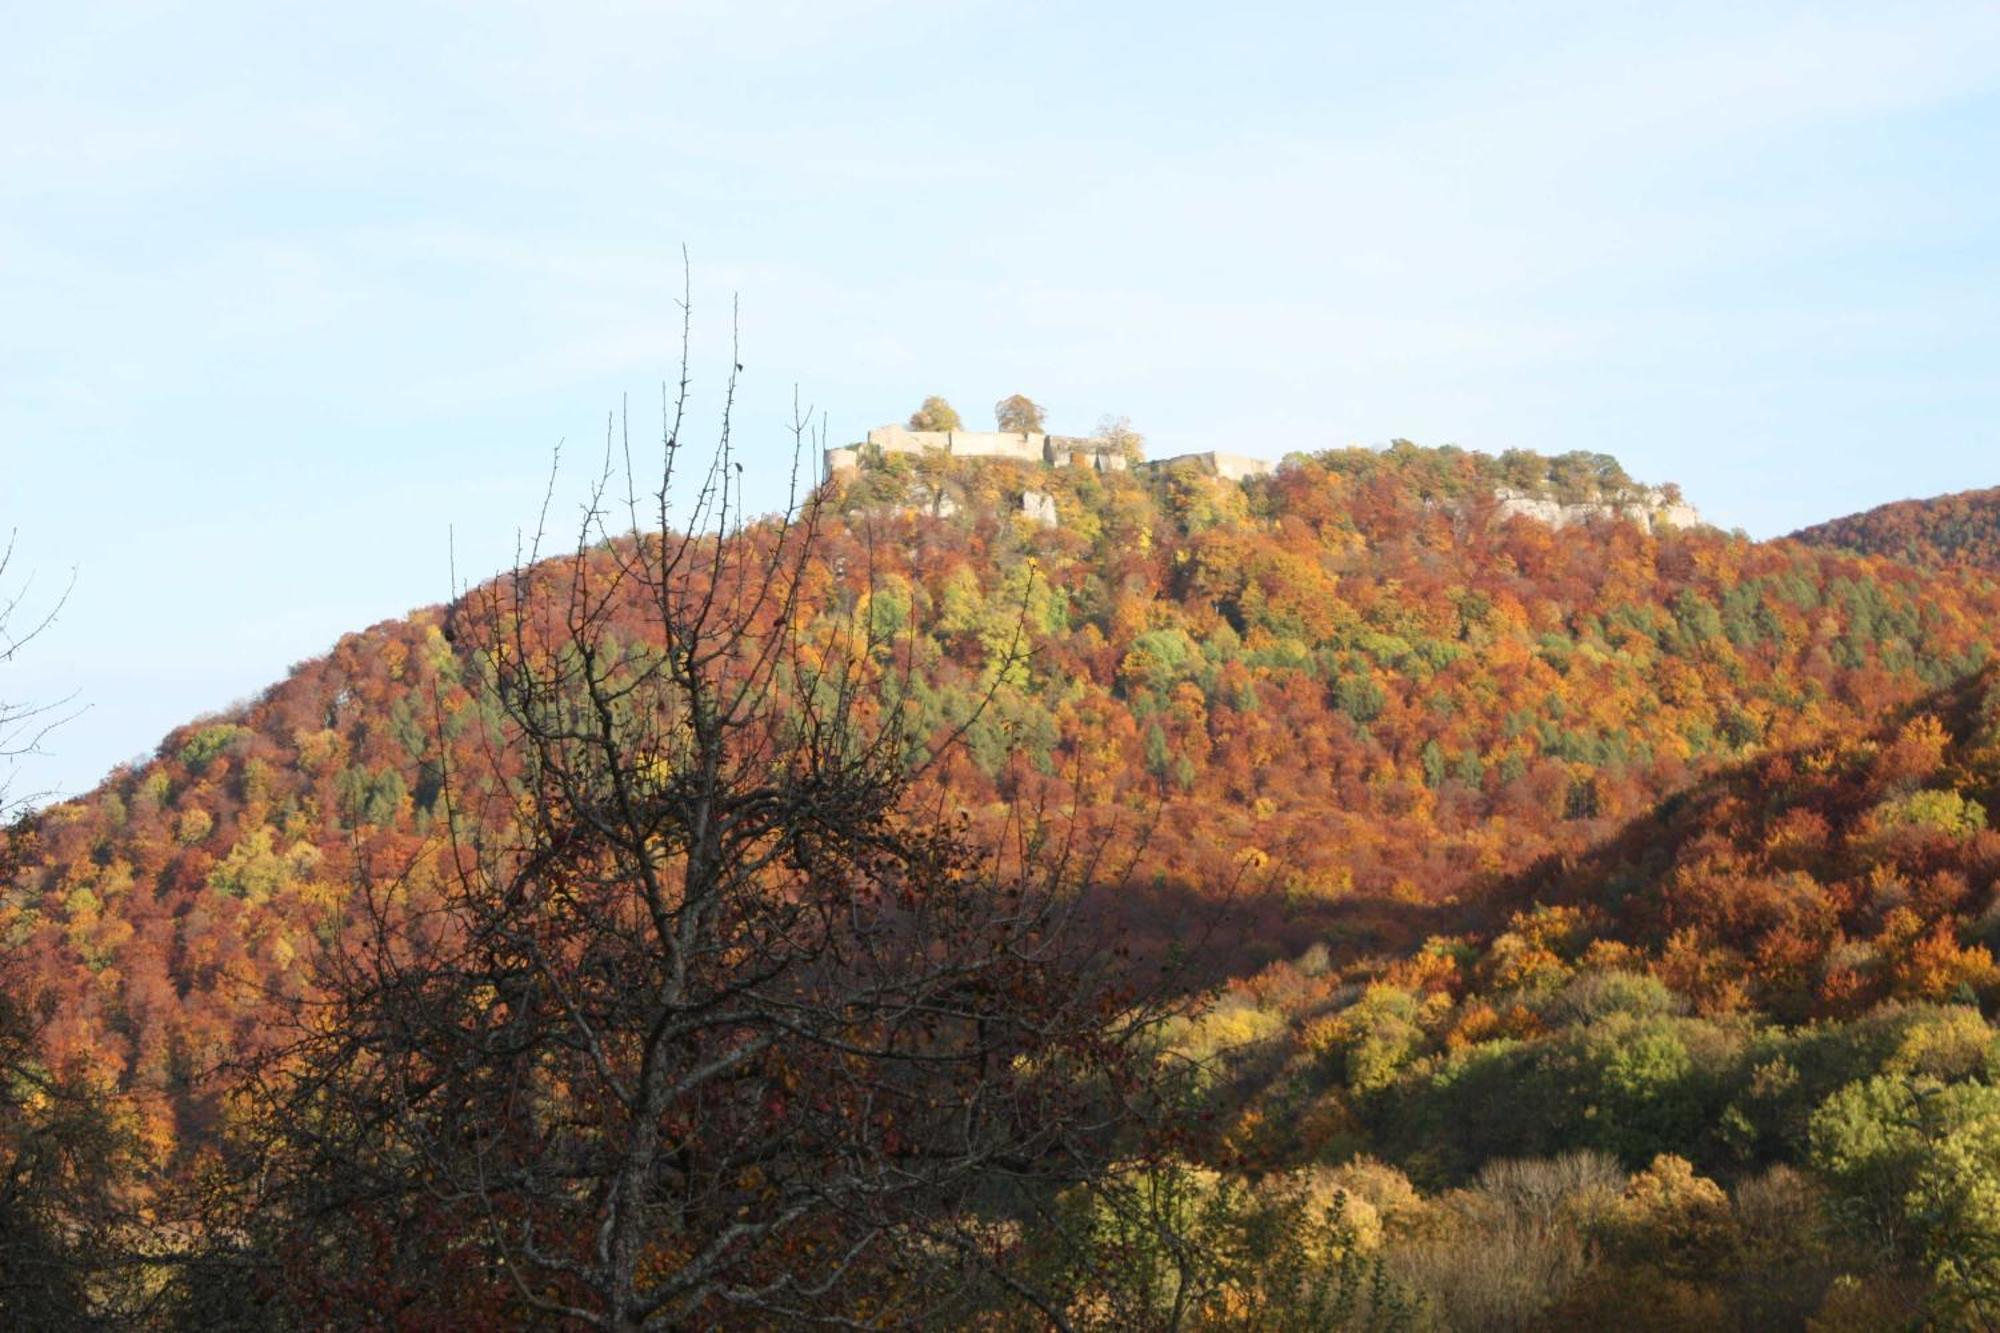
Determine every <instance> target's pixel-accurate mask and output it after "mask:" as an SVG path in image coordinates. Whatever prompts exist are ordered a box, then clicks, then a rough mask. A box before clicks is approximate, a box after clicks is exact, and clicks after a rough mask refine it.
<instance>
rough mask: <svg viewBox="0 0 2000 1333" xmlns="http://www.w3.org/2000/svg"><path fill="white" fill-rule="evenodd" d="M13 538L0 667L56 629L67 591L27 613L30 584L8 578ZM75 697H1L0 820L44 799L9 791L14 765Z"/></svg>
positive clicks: (4, 579)
mask: <svg viewBox="0 0 2000 1333" xmlns="http://www.w3.org/2000/svg"><path fill="white" fill-rule="evenodd" d="M16 536H17V534H15V533H9V534H8V536H7V545H6V547H5V549H4V550H0V666H10V665H12V664H13V662H14V659H15V658H16V656H18V655H19V654H20V652H21V650H22V649H24V648H26V647H27V646H28V645H29V644H30V643H33V642H34V641H35V640H36V639H38V638H40V637H41V636H42V634H43V633H44V632H45V631H46V630H47V629H48V628H49V626H51V625H53V624H55V620H56V617H57V615H59V614H60V613H61V612H62V609H63V606H64V605H65V604H66V603H67V602H68V601H69V588H68V587H65V588H64V589H63V591H62V592H61V593H59V594H57V596H56V597H55V599H54V600H53V601H52V602H51V603H50V605H49V606H48V607H47V608H46V609H44V610H41V611H35V610H33V609H31V605H30V602H29V598H30V596H31V595H32V594H33V592H34V579H33V578H32V577H30V578H25V579H22V580H20V581H19V582H15V581H14V579H13V578H12V574H13V571H14V565H15V558H14V543H15V540H16ZM75 697H76V696H75V695H70V696H68V697H66V698H63V699H59V700H56V701H54V702H46V701H45V702H42V703H30V702H25V701H23V700H20V699H11V698H7V697H5V696H4V695H0V820H6V819H9V818H11V817H13V816H15V815H17V814H19V813H20V811H21V809H22V808H23V807H24V806H26V805H29V804H31V803H32V802H33V801H34V800H36V799H37V798H38V797H39V796H40V795H42V794H43V793H29V794H27V795H22V794H19V793H16V792H15V791H14V790H13V781H14V774H15V765H16V763H17V762H18V761H19V760H20V759H21V758H23V757H24V756H26V755H31V754H34V753H35V752H36V751H37V750H38V749H39V747H40V745H41V742H42V740H43V739H44V738H45V737H46V736H47V735H48V734H49V732H50V731H52V730H54V729H55V728H56V727H57V726H58V725H60V724H61V723H62V722H63V721H65V720H67V719H68V718H69V717H71V716H73V710H72V708H71V705H72V704H73V703H74V701H75Z"/></svg>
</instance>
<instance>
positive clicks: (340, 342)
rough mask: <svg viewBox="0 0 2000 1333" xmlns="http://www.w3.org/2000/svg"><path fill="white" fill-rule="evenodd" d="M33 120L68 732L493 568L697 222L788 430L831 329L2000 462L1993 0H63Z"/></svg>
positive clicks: (1920, 479)
mask: <svg viewBox="0 0 2000 1333" xmlns="http://www.w3.org/2000/svg"><path fill="white" fill-rule="evenodd" d="M0 127H4V129H3V130H0V478H4V483H0V484H4V487H5V489H4V491H0V526H5V525H14V526H18V527H19V529H20V532H21V543H22V547H23V550H24V552H25V554H26V556H27V558H28V560H29V561H30V562H32V563H33V564H34V565H35V566H36V567H37V568H38V569H39V570H40V572H41V576H42V578H43V579H44V581H45V582H52V581H54V580H56V579H59V578H60V577H62V576H64V575H65V573H66V571H67V570H68V569H69V567H71V566H75V567H76V570H77V587H76V592H75V595H74V598H73V600H72V602H71V603H70V606H69V608H68V610H67V612H66V614H65V616H64V618H63V621H62V623H61V624H60V626H59V627H58V629H57V631H56V633H55V634H54V635H53V636H52V637H50V638H48V639H46V640H44V641H43V642H42V643H41V644H39V645H37V646H36V649H35V651H34V652H33V653H32V654H31V655H29V656H28V657H27V658H26V660H24V661H23V662H21V663H19V664H18V665H17V666H14V667H10V668H8V669H7V670H6V671H5V673H4V675H0V683H4V690H5V691H11V692H12V695H13V696H14V697H23V696H26V697H50V696H52V695H54V694H57V693H61V692H65V691H67V690H68V689H70V688H75V689H77V690H79V691H80V693H81V698H82V700H83V702H85V703H87V704H88V705H89V706H90V711H89V712H88V713H87V714H85V715H84V716H83V717H82V718H80V719H78V720H77V721H75V722H73V723H72V724H71V725H70V726H69V727H67V728H66V729H64V731H62V732H61V733H60V734H59V735H58V736H57V737H55V738H52V740H51V741H50V744H49V748H50V750H51V753H50V754H49V755H48V756H47V757H45V758H42V759H38V760H35V761H32V762H31V763H30V765H29V767H28V768H27V769H26V770H25V771H24V773H23V775H22V782H23V783H24V784H28V785H38V786H49V785H57V786H61V787H64V788H67V789H68V790H72V791H74V790H78V789H81V788H83V787H86V786H88V785H89V784H90V783H91V782H93V781H95V779H96V778H97V777H98V776H99V775H100V774H101V773H102V772H103V771H104V770H105V769H106V768H107V767H108V766H109V765H111V764H112V763H114V762H116V761H118V760H120V759H123V758H127V757H131V756H134V755H138V754H141V753H144V752H147V751H149V750H150V749H151V748H152V747H153V746H154V745H155V744H156V743H157V741H158V740H159V738H160V736H161V735H162V734H163V733H164V732H165V731H166V730H168V729H169V728H170V727H172V726H173V725H175V724H177V723H179V722H182V721H185V720H187V719H188V718H190V717H192V716H194V715H195V714H197V713H200V712H203V711H206V710H212V709H218V708H222V707H224V706H226V705H228V704H229V703H230V702H231V701H232V700H235V699H237V698H240V697H242V696H244V695H247V694H250V693H254V692H255V691H256V690H258V689H259V688H261V687H262V686H263V685H265V684H267V683H269V682H271V681H273V680H275V679H276V678H278V677H279V676H280V675H281V674H282V673H283V671H284V670H285V668H286V667H287V666H288V665H289V664H290V663H292V662H294V661H297V660H299V659H301V658H304V657H308V656H311V655H314V654H316V653H319V652H321V651H324V650H325V649H326V648H327V647H329V646H330V645H331V643H332V642H333V640H334V639H335V638H336V637H337V636H338V635H339V634H340V633H341V632H342V631H344V630H347V629H354V628H360V627H362V626H365V625H367V624H370V623H372V622H374V621H376V620H380V619H383V618H385V617H388V616H393V615H398V614H400V613H402V612H403V611H405V610H406V609H408V608H410V607H412V606H416V605H421V604H424V603H427V602H431V601H436V600H440V599H442V598H443V597H444V596H445V595H446V593H447V591H448V584H449V576H448V572H447V563H446V559H447V557H446V551H447V546H446V532H447V528H448V527H455V529H456V532H457V546H458V553H459V565H460V569H461V572H470V573H479V572H484V571H486V570H490V569H492V568H493V567H495V566H496V565H497V564H498V563H499V562H500V561H501V560H502V559H503V558H504V556H505V555H506V553H507V552H508V550H509V549H510V548H511V544H512V541H513V536H514V532H515V528H516V526H517V525H518V524H519V523H521V522H523V521H524V520H526V519H528V518H529V517H530V516H531V515H532V512H533V508H534V498H535V494H536V492H537V490H538V488H539V485H540V481H541V477H542V474H543V471H544V469H545V467H546V463H547V458H548V451H549V449H550V447H551V446H552V445H553V444H554V443H555V442H556V441H557V440H558V439H561V438H564V437H568V438H569V439H570V440H571V441H572V442H578V443H579V444H581V443H584V442H591V441H594V440H595V439H596V438H598V437H599V434H600V432H601V422H602V420H603V414H604V412H605V411H606V409H607V408H609V407H611V406H612V405H614V404H615V403H616V402H617V399H618V395H619V394H620V393H621V392H624V391H629V392H630V393H631V394H632V395H633V397H634V401H635V402H642V403H649V402H652V401H654V400H655V399H656V397H657V393H658V383H659V380H660V378H661V377H662V375H663V374H665V373H666V372H667V371H668V370H669V369H670V366H671V361H672V357H673V354H674V347H675V337H676V322H675V314H674V311H673V308H672V299H673V297H674V295H675V294H676V293H677V291H678V286H679V281H680V277H679V264H680V260H679V247H680V245H681V243H683V242H685V243H686V244H687V245H688V246H689V247H690V249H691V250H692V252H693V255H694V261H695V281H696V295H697V301H698V305H699V309H698V311H697V321H698V326H699V327H698V337H697V341H698V355H699V356H700V359H701V367H700V368H701V369H702V370H703V371H705V372H706V379H705V381H704V384H705V387H707V388H708V389H710V390H711V391H712V390H713V388H714V386H715V383H716V380H717V375H718V374H719V372H720V371H721V370H722V369H723V368H724V365H723V362H724V360H725V356H726V353H725V350H724V346H725V343H724V340H725V339H726V335H727V313H726V312H727V306H728V301H729V297H730V294H731V293H732V292H734V293H739V294H740V296H741V301H742V310H743V337H744V344H745V348H744V360H745V362H746V364H747V366H748V372H747V373H748V379H747V384H746V394H745V400H744V407H743V411H742V413H741V416H740V424H741V429H742V438H743V439H744V440H745V441H746V443H747V444H748V447H749V448H750V449H751V450H752V451H753V452H752V457H753V458H754V459H755V460H757V461H758V462H759V463H761V465H762V466H761V469H760V470H761V472H762V473H763V474H764V476H765V477H766V478H768V477H769V476H770V475H771V474H773V473H775V471H776V470H777V466H778V462H779V459H780V456H781V450H782V443H783V436H782V434H781V432H780V430H779V426H780V425H781V422H782V420H783V418H784V416H785V413H786V410H787V408H788V406H789V402H790V398H791V393H792V387H793V385H794V384H796V385H797V386H798V387H799V390H800V393H801V394H802V396H803V397H804V398H805V399H806V400H807V401H808V402H810V403H812V404H814V405H816V406H817V407H819V408H820V409H822V410H824V411H825V412H826V413H827V414H828V418H829V421H830V423H831V429H832V431H833V433H834V434H835V435H836V436H840V437H843V438H846V437H852V436H855V435H858V434H859V433H860V432H861V431H863V430H865V429H866V428H867V427H869V426H872V425H876V424H879V423H881V422H883V421H887V420H892V419H896V418H899V417H901V416H902V415H904V414H906V413H907V412H908V411H909V409H910V408H911V407H912V406H913V405H914V404H915V402H916V401H917V400H918V399H919V398H921V397H922V396H923V395H924V394H926V393H929V392H942V393H945V394H947V395H948V396H950V397H952V398H953V399H954V400H955V401H956V402H957V403H958V404H959V405H960V406H961V408H962V409H965V411H966V413H967V416H968V418H974V419H976V418H980V417H983V416H984V415H985V412H986V410H987V406H988V405H989V404H991V403H992V402H993V401H994V400H995V399H997V398H999V397H1001V396H1002V395H1004V394H1007V393H1010V392H1013V391H1015V390H1024V391H1026V392H1028V393H1030V394H1032V395H1034V396H1035V397H1036V398H1038V399H1040V400H1042V401H1043V402H1045V403H1047V404H1048V405H1049V407H1050V408H1051V409H1052V414H1053V422H1054V424H1055V425H1057V426H1058V427H1059V428H1064V429H1078V430H1083V429H1088V428H1089V427H1090V426H1091V425H1092V424H1093V423H1094V422H1095V421H1096V419H1097V418H1098V417H1099V416H1100V415H1102V414H1105V413H1122V414H1126V415H1129V416H1130V417H1131V418H1132V419H1133V421H1134V423H1135V424H1136V425H1137V426H1138V427H1139V428H1140V429H1141V430H1143V431H1144V432H1145V433H1146V434H1147V435H1148V436H1149V438H1150V439H1151V441H1152V444H1153V450H1154V452H1155V453H1164V452H1174V451H1178V450H1182V449H1191V448H1201V447H1224V448H1233V449H1237V450H1240V451H1242V452H1246V453H1256V454H1264V455H1267V456H1273V457H1275V456H1277V455H1279V454H1281V453H1283V452H1285V451H1287V450H1291V449H1305V448H1318V447H1324V446H1327V445H1334V444H1348V443H1380V442H1382V441H1385V440H1387V439H1389V438H1392V437H1395V436H1405V437H1408V438H1412V439H1416V440H1419V441H1423V442H1428V443H1439V442H1447V441H1450V442H1456V443H1460V444H1463V445H1466V446H1469V447H1474V448H1480V449H1487V450H1500V449H1505V448H1509V447H1515V446H1524V447H1531V448H1537V449H1542V450H1548V451H1560V450H1567V449H1579V448H1582V449H1601V450H1606V451H1609V452H1612V453H1615V454H1617V455H1619V456H1620V457H1621V458H1622V459H1624V461H1625V462H1626V464H1627V466H1628V467H1629V468H1630V469H1631V470H1632V471H1633V472H1634V473H1635V474H1637V475H1640V476H1643V477H1646V478H1648V479H1655V480H1669V479H1672V480H1678V481H1680V482H1682V483H1683V485H1684V486H1685V487H1686V488H1687V490H1688V493H1689V495H1690V496H1691V497H1692V498H1693V499H1694V500H1695V501H1696V502H1697V503H1698V504H1700V505H1701V506H1702V508H1703V509H1704V510H1705V511H1706V512H1707V513H1708V514H1709V516H1711V517H1712V518H1713V519H1715V520H1717V521H1719V522H1721V523H1723V524H1724V525H1726V526H1742V527H1744V528H1746V529H1748V530H1749V531H1750V532H1752V533H1753V534H1756V535H1759V536H1763V535H1770V534H1775V533H1779V532H1783V531H1786V530H1789V529H1790V528H1793V527H1796V526H1798V525H1800V524H1803V523H1807V522H1811V521H1813V520H1816V519H1819V518H1822V517H1827V516H1830V515H1833V514H1837V513H1842V512H1846V511H1850V510H1854V509H1858V508H1862V507H1865V506H1868V505H1872V504H1875V503H1879V502H1881V501H1884V500H1889V499H1894V498H1898V497H1902V496H1906V495H1919V494H1930V493H1935V492H1940V491H1947V490H1954V489H1963V488H1966V487H1971V486H1980V485H1992V484H1996V483H2000V450H1996V447H1995V446H1996V437H2000V430H1996V421H2000V378H1996V375H1995V361H1996V353H2000V281H1996V279H2000V271H1996V270H2000V240H1996V223H2000V170H1996V160H2000V6H1996V5H1993V4H1985V3H1968V2H1967V0H1959V2H1958V3H1953V4H1942V5H1931V6H1926V5H1918V4H1898V5H1883V4H1879V3H1871V4H1865V5H1836V4H1828V3H1813V4H1800V5H1780V4H1762V5H1746V4H1743V3H1741V0H1736V2H1735V3H1727V4H1713V5H1698V4H1682V5H1661V4H1658V3H1647V4H1616V3H1606V2H1605V0H1593V2H1592V3H1579V4H1570V5H1497V4H1493V3H1490V0H1488V3H1479V4H1467V5H1460V6H1451V5H1423V4H1397V5H1372V6H1332V5H1327V4H1323V3H1299V4H1255V3H1235V4H1229V5H1219V4H1204V5H1188V4H1171V3H1148V4H1144V5H1140V4H1129V5H1127V4H1119V5H1110V4H1095V5H1093V4H1078V3H1074V0H1072V2H1071V3H1067V4H1034V3H1022V0H1006V2H1005V3H1000V2H995V3H944V2H934V3H921V4H919V3H896V2H895V0H816V2H814V3H794V4H759V3H754V2H752V0H703V2H701V3H681V4H650V5H649V4H637V3H626V4H619V3H578V2H576V0H571V2H569V3H564V4H560V5H556V4H549V5H541V6H532V5H518V4H500V3H490V2H489V3H480V4H463V5H444V4H422V3H399V4H393V5H389V4H367V3H348V4H340V5H315V6H306V5H273V4H270V3H256V4H226V3H209V4H169V3H129V4H92V3H88V2H87V0H84V2H80V3H76V4H60V5H55V4H50V5H28V4H25V3H15V4H11V5H8V6H6V10H5V14H4V23H0ZM711 398H712V395H711ZM640 420H641V422H642V423H644V424H647V425H650V424H651V423H652V416H651V414H650V413H645V412H642V413H641V414H640ZM775 495H776V491H775V489H774V488H773V487H772V486H771V485H770V484H768V483H767V484H765V485H764V487H763V489H762V490H761V491H760V492H759V493H758V496H757V498H759V499H760V500H763V501H765V502H767V503H768V502H770V501H771V500H772V499H774V498H775ZM0 697H5V694H4V693H0Z"/></svg>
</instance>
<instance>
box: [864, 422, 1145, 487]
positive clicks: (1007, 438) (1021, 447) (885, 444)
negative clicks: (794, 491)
mask: <svg viewBox="0 0 2000 1333" xmlns="http://www.w3.org/2000/svg"><path fill="white" fill-rule="evenodd" d="M931 452H936V453H942V454H946V455H948V456H950V457H952V458H1004V459H1011V460H1012V461H1014V462H1017V463H1040V464H1043V465H1045V466H1048V467H1086V468H1090V469H1092V470H1093V471H1097V472H1123V471H1124V470H1125V469H1126V467H1127V460H1126V458H1125V455H1124V454H1123V453H1120V452H1119V451H1118V449H1117V447H1116V446H1115V445H1113V444H1111V443H1108V442H1107V441H1105V440H1102V439H1098V438H1096V437H1093V436H1087V435H1045V434H1043V433H1041V432H1040V431H998V430H911V429H909V428H908V427H906V426H877V427H876V428H875V429H874V430H871V431H869V432H868V438H867V440H866V441H864V442H862V443H860V444H850V445H846V446H843V447H842V448H839V449H828V450H827V451H826V458H825V463H826V475H827V476H828V477H829V478H831V477H834V476H837V475H839V474H840V473H842V472H850V471H853V470H855V469H858V468H859V467H861V465H862V463H863V462H864V460H865V459H867V458H871V457H884V456H887V455H890V454H913V455H919V456H920V455H923V454H926V453H931Z"/></svg>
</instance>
